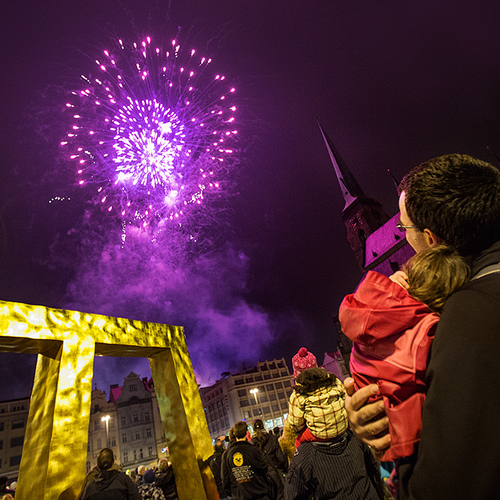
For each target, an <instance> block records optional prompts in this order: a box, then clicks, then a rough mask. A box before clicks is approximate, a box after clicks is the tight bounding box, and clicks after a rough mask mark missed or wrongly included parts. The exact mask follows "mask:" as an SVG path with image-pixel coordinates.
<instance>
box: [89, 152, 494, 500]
mask: <svg viewBox="0 0 500 500" xmlns="http://www.w3.org/2000/svg"><path fill="white" fill-rule="evenodd" d="M400 189H401V195H400V200H399V207H400V220H399V223H398V228H399V229H400V230H401V231H403V232H405V234H406V239H407V241H408V243H409V244H410V245H411V246H412V247H413V248H414V250H415V252H416V255H415V256H414V257H413V258H412V259H410V261H409V262H408V263H407V264H406V265H405V266H404V267H403V269H401V270H400V271H397V272H396V273H394V274H393V275H392V276H389V277H386V276H383V275H381V274H379V273H376V272H372V271H370V272H368V273H367V275H366V276H365V278H364V280H363V281H362V282H361V283H360V285H359V286H358V288H357V289H356V290H355V291H354V293H352V294H349V295H347V296H346V297H345V299H344V300H343V302H342V304H341V306H340V312H339V320H340V323H341V326H342V330H343V332H344V333H345V334H346V335H347V336H348V337H350V338H351V339H352V341H353V350H352V355H351V364H350V368H351V373H352V378H348V379H346V380H344V382H343V383H342V382H341V381H340V380H338V379H337V377H335V375H333V374H331V373H329V372H327V371H326V370H324V369H323V368H321V367H318V366H317V362H316V358H315V357H314V355H313V354H312V353H310V352H308V351H307V349H306V348H301V349H300V350H299V352H298V353H297V355H296V356H294V358H293V360H292V364H293V367H294V377H295V386H294V390H293V392H292V394H291V396H290V401H289V414H288V418H287V420H286V421H285V423H284V428H283V431H282V435H280V436H279V439H278V436H277V435H275V432H274V431H269V432H268V431H266V429H265V427H264V424H263V422H262V420H260V419H257V420H255V421H254V422H253V434H251V433H250V431H249V426H248V424H247V423H246V422H244V421H239V422H236V424H235V425H234V426H233V428H232V429H231V431H230V434H229V436H228V438H227V440H226V438H224V437H223V438H222V439H219V440H217V442H216V443H215V445H214V454H213V455H212V456H211V457H210V458H209V459H208V460H206V461H205V462H204V463H203V464H202V466H204V467H206V466H209V467H210V469H211V471H212V473H213V476H214V478H215V483H216V486H217V491H218V493H219V497H220V498H221V499H222V500H224V499H227V500H229V499H234V500H310V499H314V500H327V499H344V498H345V499H347V498H348V499H351V500H357V499H359V500H370V499H374V500H375V499H386V500H387V499H393V498H395V499H398V500H406V499H412V500H434V499H436V500H438V499H439V500H442V499H449V498H453V499H464V500H465V499H467V500H469V499H474V500H475V499H479V500H481V499H485V500H487V499H488V500H489V499H491V498H496V495H497V494H498V491H500V474H499V472H498V464H499V463H500V437H499V434H498V433H496V431H495V429H496V423H497V412H498V408H499V406H500V405H499V401H498V391H497V390H496V387H495V386H494V385H493V384H495V383H496V381H497V380H499V378H500V363H498V359H499V357H500V352H499V351H500V342H499V341H498V338H497V335H498V334H499V332H500V171H499V170H498V169H497V168H495V167H493V166H492V165H490V164H488V163H486V162H483V161H481V160H477V159H474V158H472V157H470V156H467V155H458V154H453V155H446V156H442V157H439V158H435V159H433V160H429V161H428V162H425V163H423V164H422V165H419V166H418V167H415V168H414V169H412V170H411V171H410V172H409V174H408V175H407V176H406V177H405V178H404V179H403V181H402V183H401V186H400ZM278 434H280V433H279V432H278ZM226 443H227V446H226ZM99 457H100V458H98V464H97V467H96V469H95V470H94V471H92V472H91V473H90V474H89V477H88V479H87V481H86V485H85V487H84V490H83V492H82V494H81V496H80V499H81V500H87V499H95V500H97V499H99V498H117V499H118V498H130V499H133V500H136V499H141V498H142V499H146V498H148V499H149V498H155V499H163V498H170V499H173V498H176V497H175V496H172V495H175V493H173V489H172V490H170V495H171V496H170V497H168V496H167V493H166V492H165V489H164V487H162V486H161V479H160V478H161V477H162V476H161V475H162V474H165V476H166V475H167V474H166V470H167V469H168V467H170V469H169V470H170V476H169V478H170V479H169V481H170V482H169V484H170V485H172V484H174V487H175V480H174V477H173V472H172V470H171V466H169V464H168V462H167V463H166V464H163V465H162V464H161V461H160V464H159V465H158V469H157V470H146V471H139V473H138V475H137V477H136V480H135V484H134V482H133V481H132V479H131V478H129V477H128V476H126V475H125V474H124V473H123V472H121V471H120V470H119V469H118V468H117V467H116V466H114V464H113V460H112V458H113V457H112V452H111V450H107V449H105V450H102V451H101V453H100V454H99ZM380 460H382V461H383V462H390V463H392V464H393V472H392V474H391V477H390V479H389V480H388V481H387V483H385V482H384V480H383V479H382V477H381V473H380V471H381V468H380V465H381V463H380ZM139 482H140V483H141V484H138V483H139ZM113 485H115V487H116V488H117V489H118V488H121V491H124V492H125V493H124V495H125V494H126V495H128V496H120V497H119V496H113V497H108V496H106V497H105V496H98V493H97V492H98V491H104V489H105V488H112V486H113Z"/></svg>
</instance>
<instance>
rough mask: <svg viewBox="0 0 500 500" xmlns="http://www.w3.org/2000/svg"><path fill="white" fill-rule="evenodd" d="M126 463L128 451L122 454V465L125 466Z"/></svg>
mask: <svg viewBox="0 0 500 500" xmlns="http://www.w3.org/2000/svg"><path fill="white" fill-rule="evenodd" d="M127 462H128V451H124V452H123V463H124V464H126V463H127Z"/></svg>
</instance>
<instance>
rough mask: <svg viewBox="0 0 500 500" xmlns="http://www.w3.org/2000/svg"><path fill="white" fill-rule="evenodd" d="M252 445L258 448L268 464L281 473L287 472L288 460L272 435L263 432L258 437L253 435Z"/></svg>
mask: <svg viewBox="0 0 500 500" xmlns="http://www.w3.org/2000/svg"><path fill="white" fill-rule="evenodd" d="M252 444H254V445H256V446H257V447H259V448H260V451H261V452H262V456H263V457H264V460H265V461H266V462H267V463H268V464H270V465H271V466H273V467H275V468H276V469H279V470H281V471H283V472H286V471H287V468H288V460H287V458H286V455H285V454H284V453H283V450H282V449H281V447H280V445H279V443H278V438H277V437H276V436H275V435H274V434H269V433H268V432H263V433H262V434H261V435H260V436H259V435H257V434H254V436H253V438H252Z"/></svg>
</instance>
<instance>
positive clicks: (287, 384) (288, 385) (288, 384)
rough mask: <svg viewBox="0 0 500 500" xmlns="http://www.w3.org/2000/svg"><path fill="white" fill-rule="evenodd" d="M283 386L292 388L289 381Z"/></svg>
mask: <svg viewBox="0 0 500 500" xmlns="http://www.w3.org/2000/svg"><path fill="white" fill-rule="evenodd" d="M283 384H284V386H285V387H290V386H291V385H292V384H291V383H290V381H289V380H285V381H284V382H283Z"/></svg>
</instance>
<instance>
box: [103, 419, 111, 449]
mask: <svg viewBox="0 0 500 500" xmlns="http://www.w3.org/2000/svg"><path fill="white" fill-rule="evenodd" d="M110 418H111V416H110V415H106V416H105V417H102V418H101V422H106V446H109V437H108V425H109V424H108V422H109V419H110Z"/></svg>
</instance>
